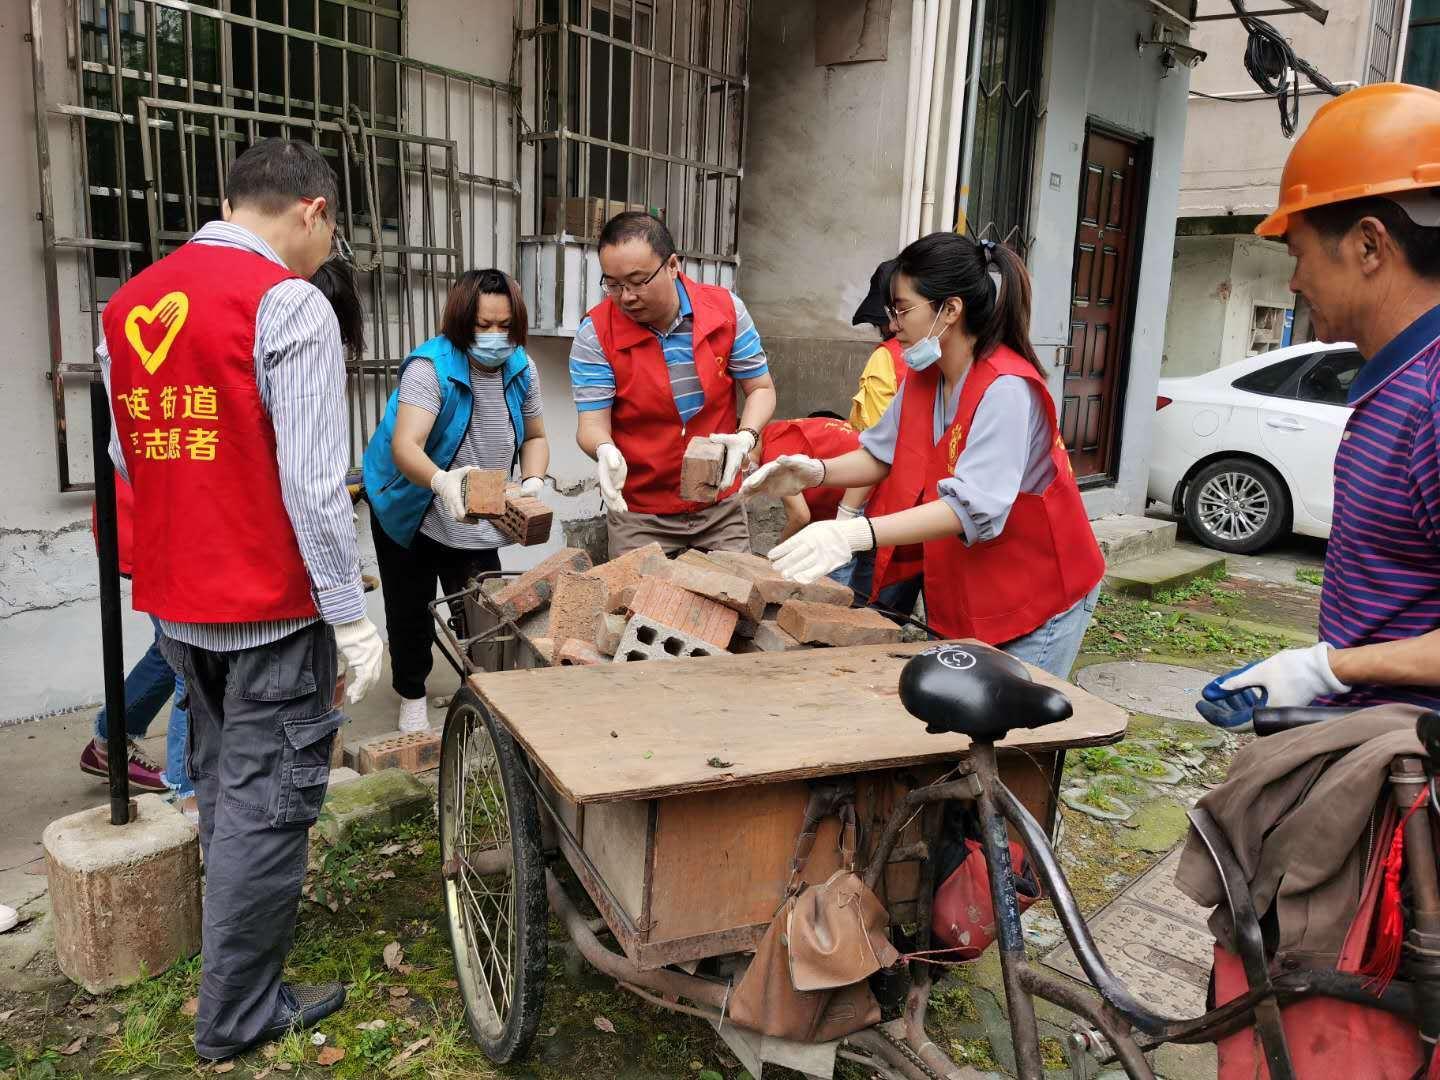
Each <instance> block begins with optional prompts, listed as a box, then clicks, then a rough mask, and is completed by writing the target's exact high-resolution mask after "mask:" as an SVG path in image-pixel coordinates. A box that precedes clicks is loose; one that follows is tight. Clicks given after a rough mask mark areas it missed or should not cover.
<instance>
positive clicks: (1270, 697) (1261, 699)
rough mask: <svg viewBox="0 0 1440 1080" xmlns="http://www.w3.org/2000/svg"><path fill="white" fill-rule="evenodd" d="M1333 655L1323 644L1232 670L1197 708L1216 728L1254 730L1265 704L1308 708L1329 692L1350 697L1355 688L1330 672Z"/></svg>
mask: <svg viewBox="0 0 1440 1080" xmlns="http://www.w3.org/2000/svg"><path fill="white" fill-rule="evenodd" d="M1330 653H1331V647H1330V646H1329V645H1328V644H1327V643H1325V642H1323V641H1321V642H1317V643H1316V644H1314V645H1311V646H1309V647H1307V648H1303V649H1285V650H1284V651H1282V652H1278V653H1276V654H1275V655H1274V656H1271V657H1269V658H1268V659H1265V660H1258V661H1256V662H1255V663H1253V664H1246V665H1245V666H1244V667H1242V668H1236V669H1235V670H1234V671H1228V672H1226V673H1225V674H1224V675H1221V676H1220V677H1219V678H1218V679H1214V680H1212V681H1211V682H1210V684H1209V685H1208V686H1206V687H1205V689H1204V690H1203V691H1201V695H1200V696H1201V699H1202V700H1201V701H1200V702H1199V704H1197V705H1196V706H1195V708H1196V709H1197V710H1199V712H1200V715H1201V716H1203V717H1204V718H1205V719H1206V720H1208V721H1209V722H1210V723H1212V724H1214V725H1216V726H1217V727H1222V728H1225V729H1226V730H1227V731H1250V730H1253V725H1254V718H1255V717H1254V714H1255V710H1256V709H1257V708H1260V707H1261V706H1263V705H1273V706H1277V707H1285V706H1292V705H1301V706H1303V705H1309V704H1310V703H1311V702H1312V701H1314V700H1315V699H1316V698H1318V697H1321V696H1323V695H1325V694H1344V693H1348V692H1349V690H1350V687H1348V686H1346V685H1345V684H1344V683H1343V682H1341V681H1340V680H1339V679H1337V678H1336V677H1335V673H1334V672H1333V671H1332V670H1331V669H1330Z"/></svg>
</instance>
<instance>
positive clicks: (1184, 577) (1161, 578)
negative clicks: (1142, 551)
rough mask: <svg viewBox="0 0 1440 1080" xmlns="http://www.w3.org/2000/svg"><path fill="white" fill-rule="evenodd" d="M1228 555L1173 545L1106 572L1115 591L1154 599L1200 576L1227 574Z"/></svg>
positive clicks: (1111, 588)
mask: <svg viewBox="0 0 1440 1080" xmlns="http://www.w3.org/2000/svg"><path fill="white" fill-rule="evenodd" d="M1225 568H1226V563H1225V556H1224V555H1220V554H1218V553H1217V552H1214V551H1209V550H1205V549H1185V548H1171V549H1170V550H1169V551H1165V552H1162V553H1161V554H1159V555H1146V556H1145V557H1144V558H1140V559H1130V560H1127V561H1126V562H1125V563H1124V564H1123V565H1120V566H1112V567H1111V569H1110V571H1109V573H1107V574H1106V575H1105V587H1106V588H1107V589H1109V590H1110V591H1111V592H1118V593H1128V594H1129V595H1131V596H1142V597H1144V598H1146V599H1147V600H1148V599H1153V598H1154V596H1155V594H1156V593H1159V592H1165V591H1167V590H1170V589H1178V588H1179V587H1180V586H1182V585H1184V584H1186V583H1188V582H1191V581H1194V580H1195V579H1196V578H1220V577H1224V576H1225Z"/></svg>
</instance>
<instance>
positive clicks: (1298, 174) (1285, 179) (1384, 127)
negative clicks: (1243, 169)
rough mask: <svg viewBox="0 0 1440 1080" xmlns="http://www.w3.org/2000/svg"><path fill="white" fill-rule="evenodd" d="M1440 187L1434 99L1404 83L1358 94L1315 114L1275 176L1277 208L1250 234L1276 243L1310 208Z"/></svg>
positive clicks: (1437, 97) (1439, 105)
mask: <svg viewBox="0 0 1440 1080" xmlns="http://www.w3.org/2000/svg"><path fill="white" fill-rule="evenodd" d="M1437 186H1440V93H1437V92H1436V91H1434V90H1427V89H1426V88H1425V87H1423V86H1410V85H1407V84H1405V83H1373V84H1371V85H1370V86H1360V87H1357V88H1356V89H1354V90H1351V91H1350V92H1349V93H1347V94H1342V95H1341V96H1340V97H1338V98H1335V99H1334V100H1333V101H1327V102H1326V103H1325V104H1324V105H1322V106H1320V108H1319V109H1318V110H1316V112H1315V115H1314V116H1313V117H1311V119H1310V126H1309V127H1307V128H1306V129H1305V131H1304V133H1303V134H1302V135H1301V136H1300V138H1299V139H1298V140H1297V141H1296V143H1295V146H1294V147H1293V148H1292V149H1291V151H1290V156H1289V157H1288V158H1287V159H1286V160H1285V171H1284V172H1282V173H1281V174H1280V205H1279V206H1278V207H1277V208H1276V210H1275V212H1274V213H1273V214H1271V215H1270V216H1269V217H1267V218H1266V219H1265V220H1264V221H1262V222H1260V224H1259V225H1257V226H1256V227H1255V232H1256V234H1257V235H1259V236H1283V235H1284V233H1285V229H1286V227H1287V225H1288V222H1289V218H1290V215H1291V214H1293V213H1296V212H1297V211H1300V210H1308V209H1310V208H1311V207H1314V206H1325V205H1328V204H1329V203H1337V202H1344V201H1345V200H1347V199H1363V198H1365V197H1366V196H1370V195H1392V194H1395V193H1397V192H1402V191H1414V190H1416V189H1417V188H1427V187H1437Z"/></svg>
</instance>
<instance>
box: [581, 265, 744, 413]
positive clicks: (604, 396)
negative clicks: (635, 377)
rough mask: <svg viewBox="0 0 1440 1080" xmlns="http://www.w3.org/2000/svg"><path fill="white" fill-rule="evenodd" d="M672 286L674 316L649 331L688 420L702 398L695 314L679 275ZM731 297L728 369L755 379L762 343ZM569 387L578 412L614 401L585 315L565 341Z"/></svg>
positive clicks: (604, 360) (605, 362) (610, 376)
mask: <svg viewBox="0 0 1440 1080" xmlns="http://www.w3.org/2000/svg"><path fill="white" fill-rule="evenodd" d="M675 291H676V293H677V294H678V295H679V299H680V311H679V313H678V314H677V315H676V316H675V321H674V322H673V323H671V324H670V328H669V329H668V330H666V331H665V332H664V333H663V334H662V333H660V331H658V330H655V329H653V328H652V329H651V330H650V332H651V333H652V334H654V335H655V337H656V339H657V340H659V342H660V348H661V350H662V351H663V352H664V353H665V366H666V369H667V371H668V372H669V375H670V390H671V393H673V394H674V395H675V408H676V409H677V410H679V412H680V420H681V421H682V422H688V421H689V420H690V418H691V417H692V416H694V415H695V414H696V413H698V412H699V411H700V409H701V407H702V406H703V405H704V404H705V391H704V389H703V388H702V387H701V385H700V376H699V374H698V373H697V372H696V370H695V341H694V334H693V331H694V319H693V317H692V314H691V308H690V297H689V296H688V295H686V293H685V286H684V285H682V284H680V282H679V281H678V280H677V281H676V282H675ZM730 298H731V299H732V300H733V301H734V302H735V344H734V346H733V347H732V348H731V350H730V360H729V364H728V369H729V372H730V375H731V377H732V378H735V379H758V378H759V377H760V376H761V375H764V374H765V373H766V372H768V371H769V370H770V366H769V363H768V361H767V360H766V358H765V348H764V346H763V345H761V344H760V333H759V331H757V330H756V329H755V321H754V320H753V319H752V318H750V312H749V311H747V310H746V309H745V304H744V302H743V301H742V300H741V299H740V298H739V297H738V296H736V295H735V294H734V293H731V294H730ZM570 392H571V394H572V396H573V397H574V398H575V408H576V410H577V411H579V412H590V411H592V410H594V409H608V408H610V406H611V404H612V403H613V402H614V401H615V372H614V371H613V370H612V369H611V367H610V360H609V358H608V357H607V356H606V355H605V350H604V349H602V348H601V347H600V336H599V335H598V334H597V333H596V332H595V323H594V322H593V321H592V320H591V319H590V318H588V317H587V318H586V319H585V321H584V322H582V323H581V324H580V328H579V329H578V330H577V331H576V333H575V342H574V344H573V345H571V347H570Z"/></svg>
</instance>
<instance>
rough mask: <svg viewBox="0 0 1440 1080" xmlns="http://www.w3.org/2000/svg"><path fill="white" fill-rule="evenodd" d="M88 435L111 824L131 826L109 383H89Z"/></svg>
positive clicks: (117, 529)
mask: <svg viewBox="0 0 1440 1080" xmlns="http://www.w3.org/2000/svg"><path fill="white" fill-rule="evenodd" d="M90 433H91V437H92V439H93V441H94V444H95V445H94V450H95V517H96V525H97V528H96V532H97V534H98V548H99V553H100V656H101V659H102V661H103V662H104V665H105V722H106V724H107V730H106V746H107V748H108V750H109V755H110V762H109V764H110V824H111V825H128V824H129V823H130V749H129V747H128V746H127V745H126V738H125V652H124V648H123V641H122V640H121V629H120V536H119V524H118V522H117V521H116V516H115V466H114V465H113V464H112V463H111V461H110V401H109V399H108V397H107V396H106V394H105V384H104V383H103V382H102V381H101V380H99V379H96V380H94V381H93V382H91V383H90Z"/></svg>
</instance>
